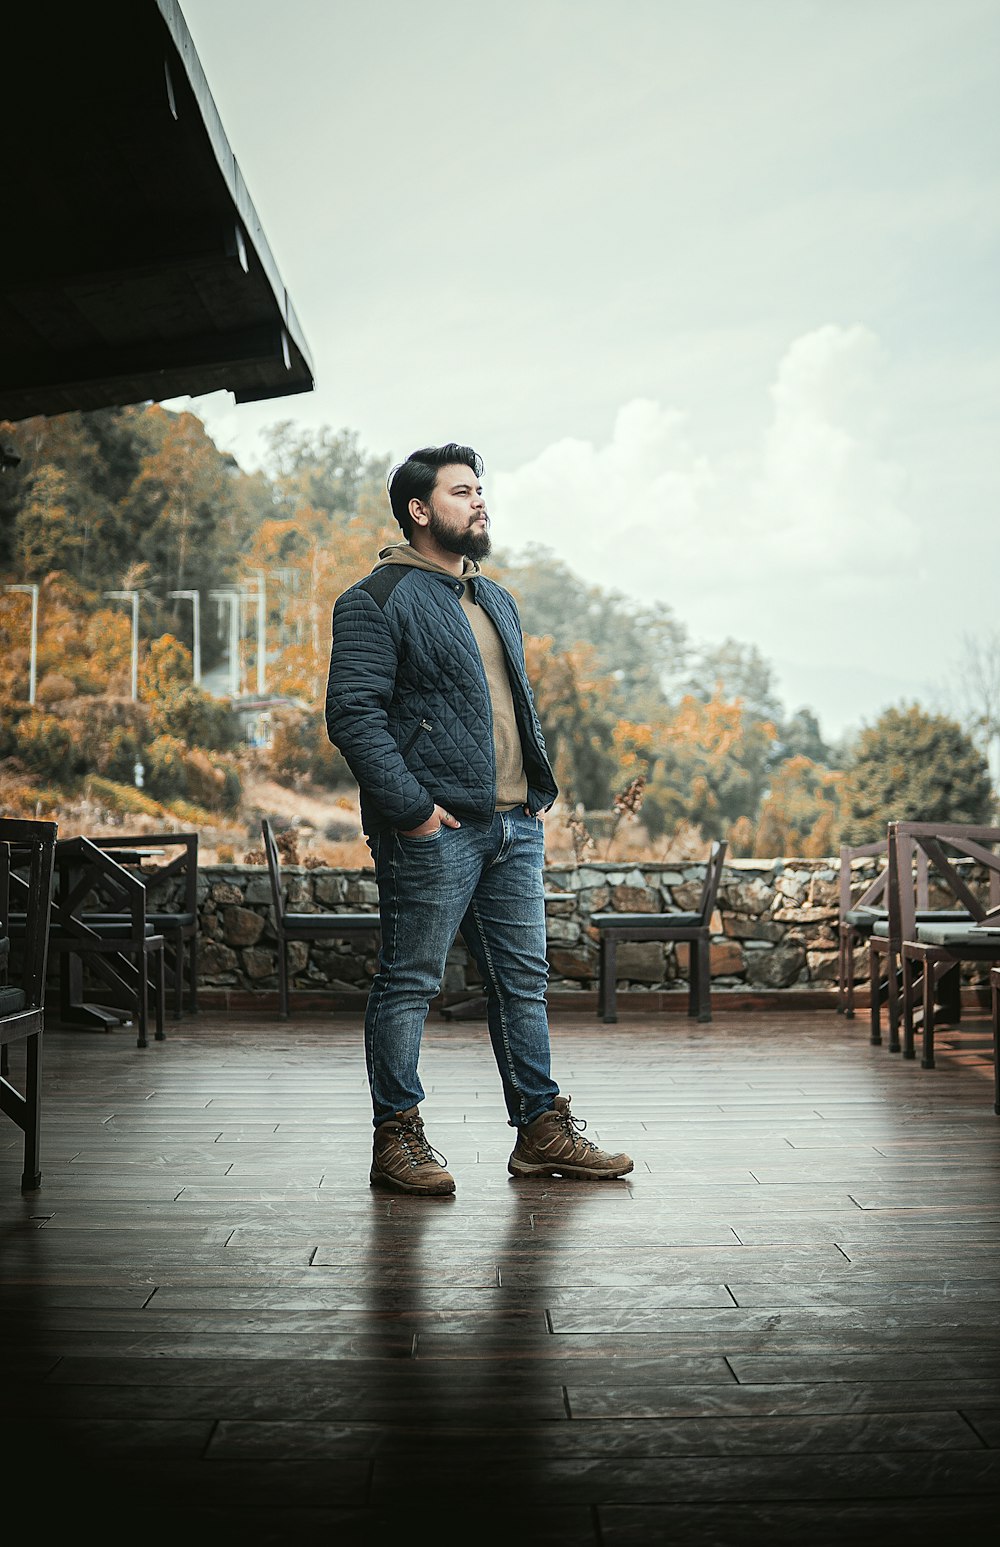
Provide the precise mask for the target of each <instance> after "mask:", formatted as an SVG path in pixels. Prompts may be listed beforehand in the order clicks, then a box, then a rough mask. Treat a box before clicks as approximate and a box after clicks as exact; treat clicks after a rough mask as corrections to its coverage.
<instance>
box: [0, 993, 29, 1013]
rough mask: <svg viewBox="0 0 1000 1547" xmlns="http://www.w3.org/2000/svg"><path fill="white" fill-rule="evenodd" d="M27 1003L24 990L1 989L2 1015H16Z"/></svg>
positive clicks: (0, 1011)
mask: <svg viewBox="0 0 1000 1547" xmlns="http://www.w3.org/2000/svg"><path fill="white" fill-rule="evenodd" d="M27 1002H28V1001H27V998H26V996H25V994H24V991H23V989H20V988H0V1015H16V1014H17V1012H18V1010H23V1009H24V1007H25V1005H26V1004H27Z"/></svg>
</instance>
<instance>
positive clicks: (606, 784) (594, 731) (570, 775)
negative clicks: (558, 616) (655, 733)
mask: <svg viewBox="0 0 1000 1547" xmlns="http://www.w3.org/2000/svg"><path fill="white" fill-rule="evenodd" d="M524 654H525V663H526V666H527V671H528V680H529V682H530V683H531V689H532V692H533V694H534V696H535V707H536V709H537V710H538V718H539V720H540V721H541V725H542V731H543V733H544V735H545V745H546V749H547V751H548V754H549V759H550V761H551V763H552V767H553V770H554V771H555V776H556V782H557V783H558V785H559V787H560V789H561V791H562V794H563V798H564V800H566V801H570V802H572V803H573V804H576V803H577V802H581V803H582V804H583V805H584V806H587V807H591V808H593V807H597V806H602V807H603V806H604V805H606V804H607V801H608V798H609V796H610V793H611V781H612V778H613V776H614V760H613V758H612V756H611V753H610V749H611V727H612V716H611V714H610V712H609V709H608V699H609V683H608V681H607V678H606V677H605V676H603V674H602V673H601V671H600V669H599V668H598V666H597V661H596V653H595V651H594V650H593V649H591V648H590V647H589V646H587V645H575V646H573V647H571V648H569V649H563V650H559V649H557V648H556V645H555V642H554V641H553V639H552V637H551V636H550V635H543V636H541V637H539V636H538V635H534V634H526V635H525V640H524Z"/></svg>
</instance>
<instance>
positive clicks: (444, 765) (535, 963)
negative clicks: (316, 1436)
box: [326, 442, 632, 1194]
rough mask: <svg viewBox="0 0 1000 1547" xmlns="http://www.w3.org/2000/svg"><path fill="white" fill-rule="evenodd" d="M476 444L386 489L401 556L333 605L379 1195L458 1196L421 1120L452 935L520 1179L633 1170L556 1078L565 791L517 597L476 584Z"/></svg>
mask: <svg viewBox="0 0 1000 1547" xmlns="http://www.w3.org/2000/svg"><path fill="white" fill-rule="evenodd" d="M482 471H483V464H482V461H481V459H480V458H479V456H478V455H477V453H476V452H475V451H473V449H472V447H471V446H459V445H456V444H455V443H454V442H452V443H450V444H448V445H445V446H428V447H424V448H423V449H422V450H420V451H414V452H413V453H412V454H411V455H410V456H409V457H407V459H406V461H405V462H401V463H399V464H398V465H397V466H396V467H395V468H393V470H392V472H391V473H390V475H389V479H388V491H389V501H390V504H391V507H392V512H393V515H394V516H395V518H396V520H397V521H398V523H399V526H400V528H401V530H402V533H403V538H404V541H403V542H402V543H399V544H397V545H394V546H391V547H388V548H385V549H383V550H382V552H381V554H380V555H379V562H378V564H376V566H375V568H374V570H373V571H372V573H371V574H370V575H368V576H367V577H366V578H365V579H363V580H360V581H358V582H357V583H356V584H355V585H353V586H351V587H350V588H349V590H347V591H345V592H344V594H343V595H342V596H341V597H340V598H339V599H338V601H337V604H336V606H335V607H334V610H333V646H332V651H331V656H330V678H329V686H328V689H327V700H326V723H327V730H328V732H329V736H330V740H331V741H332V742H333V743H334V745H335V746H336V747H338V748H339V750H340V751H341V752H342V753H343V755H344V757H345V758H346V760H347V762H348V764H349V766H350V768H351V771H352V773H353V774H354V777H355V778H356V779H357V781H358V785H359V786H360V789H361V818H362V825H363V827H364V830H365V834H366V837H367V839H368V843H369V847H370V848H371V851H372V857H373V859H374V861H375V876H376V880H377V883H378V890H379V910H380V917H381V924H382V950H381V955H380V958H379V969H378V973H377V975H376V977H375V980H374V982H373V984H372V988H371V993H370V995H369V998H368V1007H367V1011H366V1015H365V1053H366V1059H367V1066H368V1080H369V1085H370V1087H371V1095H372V1106H373V1112H374V1118H373V1120H374V1125H375V1134H374V1143H373V1147H372V1166H371V1177H370V1180H371V1183H372V1185H373V1186H381V1187H387V1188H390V1189H392V1190H395V1191H398V1192H407V1193H428V1194H432V1193H453V1192H454V1190H455V1182H454V1178H453V1177H452V1176H451V1175H450V1174H449V1172H448V1171H447V1170H446V1169H445V1163H444V1162H443V1160H442V1159H441V1158H439V1157H438V1155H437V1152H436V1151H435V1150H434V1149H433V1148H432V1147H431V1145H430V1143H429V1141H428V1139H427V1137H426V1134H425V1132H424V1126H423V1121H422V1119H421V1117H420V1111H419V1105H420V1102H421V1101H422V1100H423V1099H424V1091H423V1087H422V1086H421V1084H420V1080H419V1077H418V1074H417V1062H418V1057H419V1052H420V1041H421V1036H422V1033H423V1027H424V1022H425V1020H426V1017H427V1010H428V1006H429V1004H430V1001H431V1000H432V999H433V998H434V996H435V995H436V994H437V992H438V990H439V988H440V986H441V978H442V976H443V973H444V967H445V960H446V957H447V954H448V950H449V948H450V947H451V945H452V943H453V941H454V939H455V937H456V935H457V934H459V933H460V934H461V936H462V938H463V940H464V941H465V943H466V945H467V946H468V948H469V950H470V951H471V953H472V955H473V957H474V958H475V961H476V963H477V965H478V967H479V970H480V972H481V974H482V978H483V983H484V985H485V992H486V1003H487V1021H488V1025H489V1034H490V1040H491V1042H492V1045H493V1052H494V1056H495V1058H496V1061H497V1067H498V1069H499V1071H500V1080H501V1084H502V1086H503V1095H504V1100H505V1103H506V1106H507V1113H508V1119H509V1122H510V1125H511V1127H513V1128H516V1129H517V1142H516V1143H515V1145H514V1150H513V1153H512V1154H511V1156H510V1159H509V1161H508V1163H507V1164H508V1170H509V1171H510V1172H511V1173H512V1174H513V1175H515V1176H556V1175H558V1176H566V1177H581V1178H604V1177H619V1176H624V1175H625V1174H626V1173H627V1172H629V1171H631V1170H632V1161H631V1160H630V1159H629V1157H628V1156H627V1155H622V1154H618V1155H609V1154H606V1153H605V1152H604V1151H603V1150H600V1149H598V1148H597V1146H596V1145H595V1144H592V1143H591V1142H590V1140H589V1139H585V1138H583V1137H582V1135H581V1130H582V1129H583V1128H584V1127H585V1126H586V1125H585V1124H584V1123H583V1122H582V1121H581V1120H580V1119H578V1118H575V1117H574V1116H573V1115H572V1114H571V1112H570V1103H569V1097H567V1096H562V1095H560V1093H559V1087H558V1086H557V1085H556V1084H555V1082H554V1081H553V1079H552V1077H551V1074H550V1072H549V1027H548V1017H547V1013H546V1003H545V991H546V984H547V978H548V967H547V962H546V956H545V900H544V891H543V884H542V873H543V861H544V849H545V842H544V831H543V828H542V822H541V816H542V813H543V811H545V810H547V809H548V807H549V806H551V804H552V802H553V800H554V799H555V797H556V795H557V793H558V791H557V788H556V783H555V780H554V778H553V776H552V770H551V768H550V767H549V761H548V758H547V756H546V753H545V742H544V739H543V737H542V731H541V727H540V725H539V723H538V717H537V715H536V713H535V708H534V703H533V700H532V695H531V688H530V686H529V684H528V678H527V674H526V671H525V665H524V645H523V640H522V636H521V626H520V621H519V618H518V613H517V607H516V605H515V603H514V599H513V597H512V596H511V595H510V594H509V593H508V592H507V591H505V590H504V589H503V587H502V586H499V585H497V584H496V582H495V581H493V580H490V579H488V578H487V577H486V576H485V575H484V574H482V572H481V570H480V568H479V561H480V560H481V559H484V558H486V556H487V555H488V553H489V552H490V538H489V521H488V517H487V513H486V503H485V501H484V499H483V489H482V484H481V482H480V479H481V477H482Z"/></svg>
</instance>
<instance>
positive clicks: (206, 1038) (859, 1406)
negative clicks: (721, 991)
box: [0, 1011, 1000, 1547]
mask: <svg viewBox="0 0 1000 1547" xmlns="http://www.w3.org/2000/svg"><path fill="white" fill-rule="evenodd" d="M987 1033H988V1028H987V1026H986V1024H985V1022H978V1023H977V1024H975V1025H973V1024H972V1023H967V1024H966V1025H965V1027H964V1028H963V1030H962V1034H961V1036H959V1035H958V1034H957V1033H949V1032H947V1031H943V1032H942V1033H941V1035H940V1044H939V1061H938V1067H937V1069H935V1070H933V1071H929V1070H922V1069H921V1068H920V1067H919V1064H912V1063H903V1062H902V1061H901V1060H900V1058H899V1057H898V1055H892V1054H890V1053H888V1052H887V1050H886V1049H885V1048H884V1047H882V1048H872V1047H870V1046H869V1045H868V1041H867V1027H866V1024H865V1022H864V1021H863V1020H858V1021H854V1022H845V1021H843V1020H842V1019H840V1018H838V1017H837V1016H836V1015H835V1014H834V1013H832V1012H827V1011H809V1012H806V1013H800V1012H795V1013H792V1012H784V1013H778V1014H763V1013H748V1014H741V1013H732V1014H726V1015H720V1016H718V1017H717V1019H716V1021H715V1023H714V1024H713V1025H710V1026H697V1025H696V1024H692V1023H690V1022H688V1021H687V1020H686V1019H685V1018H684V1017H682V1016H677V1015H660V1016H646V1017H644V1016H640V1015H638V1014H627V1015H625V1016H623V1018H622V1020H621V1021H620V1022H619V1024H618V1025H617V1026H613V1027H611V1026H603V1025H602V1024H600V1023H598V1022H597V1021H596V1019H595V1017H593V1016H592V1015H579V1016H573V1015H571V1014H569V1013H562V1012H560V1013H558V1014H556V1015H554V1017H553V1049H554V1072H555V1074H556V1077H557V1078H558V1080H559V1082H560V1084H561V1086H562V1089H563V1090H564V1091H565V1092H568V1093H570V1094H572V1097H573V1105H574V1109H575V1110H577V1111H578V1112H579V1114H580V1115H582V1116H584V1117H586V1118H587V1119H588V1121H589V1124H590V1127H589V1135H590V1136H591V1137H593V1138H595V1139H596V1140H597V1141H598V1142H604V1143H606V1144H608V1145H611V1146H613V1147H615V1148H617V1147H625V1148H627V1149H629V1151H630V1152H631V1153H632V1154H633V1155H634V1157H635V1162H636V1166H635V1172H634V1174H633V1175H632V1176H631V1177H629V1178H628V1179H627V1180H624V1181H621V1182H611V1183H604V1184H596V1185H595V1184H589V1185H588V1184H573V1183H562V1182H558V1181H549V1182H544V1183H542V1182H538V1183H525V1182H515V1181H513V1180H511V1179H510V1178H508V1176H507V1172H506V1159H507V1155H508V1153H509V1149H510V1146H511V1139H512V1134H511V1131H510V1130H509V1129H508V1128H507V1126H506V1123H505V1121H504V1117H503V1111H502V1105H501V1101H500V1094H499V1085H498V1081H497V1076H496V1072H495V1069H494V1066H493V1063H492V1058H491V1055H490V1053H489V1049H488V1045H487V1042H486V1038H485V1031H484V1028H483V1027H482V1025H480V1024H478V1023H475V1024H462V1023H445V1022H443V1021H441V1020H440V1019H436V1020H432V1021H431V1023H430V1024H429V1027H428V1032H427V1036H426V1041H425V1053H424V1060H423V1072H424V1082H425V1085H426V1086H427V1090H428V1099H427V1101H426V1103H425V1106H424V1109H423V1110H424V1116H425V1120H426V1123H427V1128H428V1134H429V1137H430V1138H431V1140H432V1142H433V1143H434V1144H435V1145H436V1146H437V1147H438V1148H439V1149H440V1150H441V1151H442V1152H443V1153H444V1154H445V1155H446V1156H447V1158H448V1162H449V1166H450V1168H451V1169H452V1170H453V1171H454V1172H455V1174H456V1177H457V1182H458V1193H457V1196H456V1197H455V1198H454V1199H447V1198H445V1199H410V1198H402V1197H392V1196H390V1195H387V1194H385V1193H376V1192H373V1191H371V1190H370V1188H369V1186H368V1180H367V1172H368V1161H369V1156H370V1124H369V1112H368V1096H367V1087H366V1083H365V1077H364V1069H363V1061H362V1050H361V1034H360V1027H359V1018H358V1016H357V1015H354V1014H351V1015H339V1016H333V1017H320V1016H314V1017H306V1016H303V1017H300V1018H298V1019H296V1020H293V1021H290V1022H287V1023H279V1022H277V1021H276V1020H274V1019H273V1018H272V1017H271V1016H270V1015H261V1016H240V1017H239V1018H236V1017H233V1018H226V1017H223V1016H218V1015H211V1016H209V1015H203V1016H199V1017H197V1018H196V1019H193V1020H192V1019H188V1020H185V1021H184V1022H181V1023H170V1024H168V1040H167V1041H166V1042H163V1043H160V1044H153V1045H151V1046H150V1047H149V1048H148V1049H145V1050H142V1051H140V1050H139V1049H137V1048H136V1047H135V1045H134V1034H133V1033H132V1032H131V1030H129V1029H127V1028H119V1029H118V1030H116V1031H115V1032H113V1033H111V1034H107V1035H102V1034H99V1033H81V1032H75V1031H54V1032H50V1033H49V1034H48V1037H47V1042H46V1053H45V1127H44V1139H43V1156H42V1163H43V1172H44V1180H43V1187H42V1190H41V1191H40V1192H39V1193H38V1194H36V1195H34V1196H32V1197H30V1198H28V1199H23V1200H22V1199H21V1197H20V1195H19V1192H18V1178H19V1174H20V1135H19V1134H17V1132H16V1130H15V1129H14V1128H13V1126H12V1125H11V1124H9V1123H7V1122H6V1121H3V1122H2V1123H0V1226H2V1253H3V1255H2V1268H0V1345H2V1347H0V1352H2V1369H3V1374H4V1387H5V1393H4V1398H3V1412H4V1416H5V1419H6V1421H7V1422H6V1433H5V1443H4V1448H3V1451H2V1453H0V1454H2V1458H3V1471H4V1483H5V1488H6V1497H7V1500H8V1507H9V1502H10V1499H11V1496H12V1489H13V1490H15V1491H19V1492H20V1494H21V1496H22V1497H23V1498H25V1499H27V1501H28V1503H29V1507H31V1508H35V1509H37V1510H38V1511H39V1512H40V1514H39V1519H40V1520H41V1521H43V1522H46V1523H47V1524H48V1526H49V1527H50V1528H52V1529H51V1530H50V1532H49V1534H48V1536H47V1538H44V1539H55V1537H54V1534H53V1532H54V1530H55V1529H59V1530H62V1529H63V1528H66V1529H68V1528H70V1527H73V1528H75V1533H76V1534H79V1529H78V1528H79V1526H80V1524H81V1523H85V1524H87V1525H88V1526H93V1527H95V1528H96V1529H97V1530H98V1531H99V1532H104V1531H111V1530H113V1532H114V1535H115V1536H116V1537H127V1538H128V1539H134V1540H135V1541H137V1542H138V1543H140V1544H142V1547H146V1544H148V1543H150V1542H154V1541H161V1540H162V1541H172V1542H180V1543H183V1542H185V1541H186V1542H194V1541H197V1542H199V1543H200V1542H209V1541H211V1542H217V1543H221V1544H225V1543H228V1542H238V1543H248V1544H250V1543H252V1544H256V1543H281V1544H285V1543H291V1542H299V1541H310V1542H313V1541H316V1542H319V1541H323V1542H328V1543H331V1544H342V1543H343V1544H354V1543H368V1542H371V1543H376V1542H377V1543H383V1542H385V1543H388V1542H396V1541H400V1540H410V1539H411V1538H410V1536H408V1535H405V1534H404V1533H406V1532H412V1533H413V1537H412V1539H413V1540H415V1541H427V1542H429V1543H441V1544H442V1547H444V1544H448V1547H451V1544H453V1543H459V1542H461V1543H466V1542H467V1543H470V1544H479V1543H491V1542H493V1541H501V1540H502V1541H506V1542H510V1543H512V1544H514V1543H519V1542H520V1543H526V1544H530V1547H536V1544H549V1543H551V1544H568V1543H570V1542H572V1543H575V1544H577V1547H647V1544H651V1543H661V1542H662V1543H670V1544H672V1547H688V1544H698V1547H704V1544H719V1547H744V1544H746V1547H757V1544H765V1543H766V1544H768V1547H773V1544H775V1543H793V1542H794V1543H796V1544H806V1547H815V1544H824V1543H834V1542H837V1543H845V1542H846V1543H848V1544H851V1547H856V1544H858V1543H876V1542H877V1543H878V1544H879V1547H893V1544H895V1543H903V1542H905V1543H906V1544H907V1547H912V1544H914V1543H922V1542H930V1541H937V1540H940V1539H948V1538H951V1539H954V1540H955V1541H957V1542H959V1543H979V1542H986V1541H990V1542H992V1541H993V1540H995V1529H994V1527H995V1522H996V1519H997V1508H998V1503H1000V1379H998V1376H1000V1326H998V1316H997V1312H998V1305H1000V1273H998V1269H1000V1195H998V1178H1000V1118H997V1116H996V1115H995V1114H994V1112H993V1105H992V1087H991V1083H990V1078H989V1072H990V1071H989V1065H988V1063H987V1060H986V1056H985V1049H986V1042H987ZM67 1539H69V1538H67Z"/></svg>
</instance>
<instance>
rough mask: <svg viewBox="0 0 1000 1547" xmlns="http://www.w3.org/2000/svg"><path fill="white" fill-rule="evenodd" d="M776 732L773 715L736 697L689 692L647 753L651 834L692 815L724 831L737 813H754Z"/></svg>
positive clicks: (710, 831)
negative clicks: (765, 716) (750, 710)
mask: <svg viewBox="0 0 1000 1547" xmlns="http://www.w3.org/2000/svg"><path fill="white" fill-rule="evenodd" d="M775 736H776V732H775V728H774V726H773V725H772V724H771V722H770V721H768V720H755V719H752V718H751V717H750V716H749V715H748V714H747V713H746V711H745V709H744V707H743V705H742V704H741V703H740V702H739V701H737V702H735V703H732V702H728V701H727V700H726V699H725V698H724V697H723V696H722V695H721V693H715V694H714V695H713V696H712V698H710V699H709V701H708V702H707V703H704V702H702V700H701V699H699V698H696V697H695V696H694V695H693V694H691V693H689V694H687V695H685V697H684V698H683V699H682V700H681V702H680V704H679V706H678V708H677V710H676V712H675V713H674V714H673V715H672V716H671V717H670V719H669V720H668V721H667V722H666V723H665V724H663V725H661V726H658V727H655V728H654V733H653V736H652V739H651V742H650V746H649V751H648V753H647V760H648V766H649V770H650V772H649V782H648V784H647V786H646V792H645V800H644V803H643V819H644V822H645V825H646V828H647V831H648V832H649V834H650V837H652V838H656V837H659V836H660V834H661V833H664V832H669V831H671V830H673V829H676V828H677V827H678V826H680V825H681V824H682V823H690V824H693V825H696V826H698V827H700V828H701V829H702V832H703V833H705V834H706V835H707V836H710V837H719V838H721V837H723V836H725V834H726V832H727V829H728V828H729V827H730V826H731V825H732V824H733V823H735V822H736V821H737V820H738V819H739V818H740V817H748V818H751V819H752V818H755V817H756V814H757V810H758V806H759V804H760V799H761V795H762V794H763V791H764V788H765V786H766V783H767V771H768V765H769V763H770V760H771V753H772V748H773V746H774V741H775ZM636 772H642V768H641V767H638V768H637V769H636Z"/></svg>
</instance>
